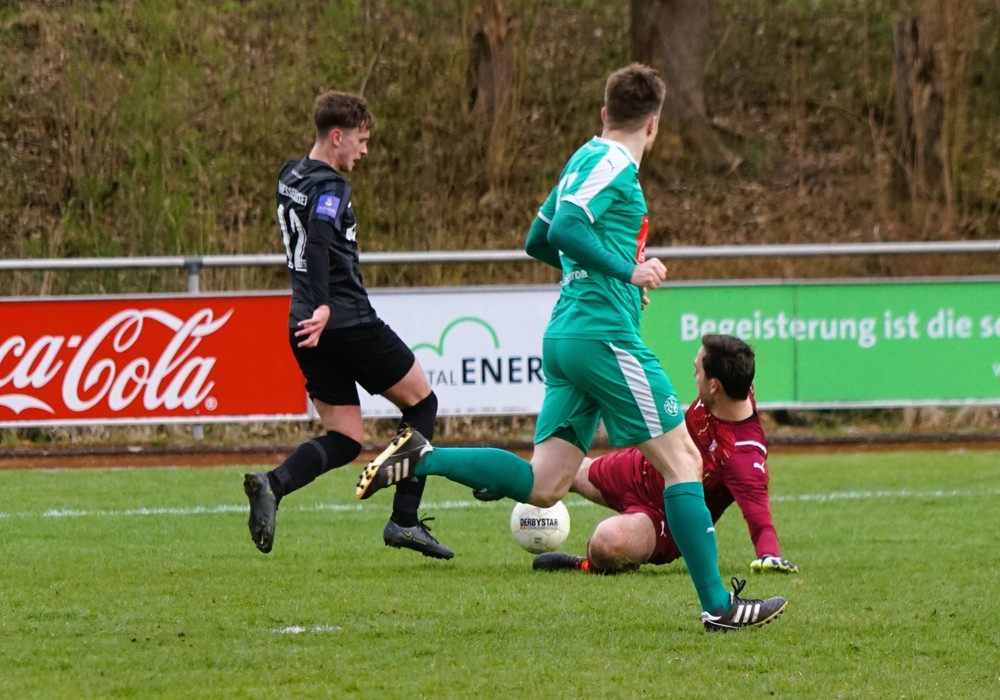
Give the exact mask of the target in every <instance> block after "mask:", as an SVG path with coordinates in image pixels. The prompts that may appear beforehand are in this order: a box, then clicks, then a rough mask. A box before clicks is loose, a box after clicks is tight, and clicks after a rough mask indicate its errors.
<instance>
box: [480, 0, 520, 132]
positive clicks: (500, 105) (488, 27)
mask: <svg viewBox="0 0 1000 700" xmlns="http://www.w3.org/2000/svg"><path fill="white" fill-rule="evenodd" d="M504 5H505V3H504V0H481V2H480V3H479V6H478V7H477V8H476V15H477V17H476V26H475V30H474V32H473V35H472V48H471V52H470V58H469V98H470V103H471V105H472V110H473V111H474V112H476V113H478V114H479V115H481V117H482V119H483V122H484V123H485V124H486V125H487V127H488V128H493V127H494V126H495V125H496V124H497V122H499V121H501V119H502V117H503V116H504V114H505V113H506V112H507V111H508V110H509V109H510V106H511V96H512V93H513V86H514V42H513V37H512V36H511V31H510V30H511V25H512V22H513V20H512V15H511V13H510V11H509V10H508V9H507V8H506V7H505V6H504Z"/></svg>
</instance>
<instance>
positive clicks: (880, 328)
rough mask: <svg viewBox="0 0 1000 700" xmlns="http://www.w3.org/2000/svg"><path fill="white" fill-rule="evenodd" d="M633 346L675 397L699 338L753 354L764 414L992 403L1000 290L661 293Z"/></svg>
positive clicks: (961, 285)
mask: <svg viewBox="0 0 1000 700" xmlns="http://www.w3.org/2000/svg"><path fill="white" fill-rule="evenodd" d="M649 296H650V305H649V307H648V308H647V309H646V311H645V312H644V314H643V321H642V323H643V327H642V334H643V337H644V339H645V341H646V343H647V344H648V345H649V347H650V348H651V349H652V350H653V351H654V352H656V353H657V355H659V357H660V359H661V361H662V362H663V366H664V367H665V368H666V370H667V374H668V375H670V378H671V380H672V381H673V382H674V385H675V387H676V388H677V391H678V393H679V394H680V395H681V396H685V395H688V394H692V393H693V391H694V380H693V378H692V377H691V373H692V371H693V367H692V361H693V359H694V355H695V353H696V352H697V351H698V347H699V346H700V338H701V336H702V334H705V333H728V334H730V335H735V336H737V337H739V338H742V339H743V340H745V341H746V342H748V343H750V344H751V345H752V346H753V347H754V350H755V351H756V354H757V377H756V381H755V382H754V384H755V390H756V395H757V400H758V402H759V403H760V404H761V406H763V407H768V406H772V407H777V406H788V407H795V406H798V407H803V408H805V407H824V406H828V407H850V406H854V407H859V406H912V405H921V404H924V405H930V404H933V405H948V404H952V405H954V404H995V403H1000V281H997V280H987V281H982V280H947V281H933V282H928V281H919V282H917V281H894V282H888V281H878V282H871V283H867V282H857V283H849V284H836V283H826V282H824V283H808V282H795V283H787V284H781V283H766V282H763V283H760V284H732V285H729V284H720V285H717V286H703V285H701V286H697V287H687V286H682V285H678V286H670V287H662V288H660V289H658V290H655V291H651V292H650V293H649Z"/></svg>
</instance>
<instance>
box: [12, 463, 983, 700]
mask: <svg viewBox="0 0 1000 700" xmlns="http://www.w3.org/2000/svg"><path fill="white" fill-rule="evenodd" d="M774 452H775V453H774V454H773V455H772V457H771V459H770V460H769V462H770V466H771V471H772V478H771V490H772V499H773V502H772V509H773V512H774V517H775V523H776V526H777V528H778V535H779V537H780V539H781V542H782V546H783V555H784V556H785V557H787V558H788V559H791V560H792V561H794V562H795V563H797V564H799V565H800V566H801V568H802V571H801V573H800V574H797V575H792V576H787V575H780V574H770V575H762V576H753V575H750V574H749V563H750V561H751V560H752V559H753V558H754V554H753V549H752V547H751V545H750V540H749V537H748V536H747V532H746V526H745V524H744V523H743V521H742V518H741V517H740V515H739V512H738V511H737V510H736V509H735V508H733V509H731V510H730V512H729V513H727V514H726V516H724V517H723V519H722V520H721V521H720V523H719V526H718V538H719V548H720V566H721V569H722V572H723V576H724V577H725V579H726V580H727V581H728V580H729V578H730V577H732V576H739V577H740V578H747V579H748V581H749V583H748V584H747V590H746V593H747V594H749V595H751V596H754V597H763V596H768V595H775V594H779V595H784V596H785V597H787V598H788V599H789V605H788V609H787V611H786V612H785V614H784V615H782V616H781V617H780V618H779V619H778V620H777V621H775V622H774V623H772V624H771V625H768V626H767V627H764V628H762V629H755V630H745V631H742V632H739V633H733V634H726V635H717V634H712V635H710V634H706V633H705V632H703V631H702V627H701V624H700V622H699V620H698V613H699V612H700V611H699V607H698V602H697V597H696V595H695V592H694V588H693V586H692V585H691V582H690V580H689V579H688V577H687V574H686V571H685V569H684V566H683V564H680V563H675V564H673V565H669V566H662V567H650V566H647V567H643V569H642V570H641V571H640V572H639V573H637V574H632V575H625V576H618V577H600V576H592V575H587V574H582V573H576V572H560V573H557V574H546V573H535V572H533V571H532V570H531V555H530V554H528V553H527V552H524V551H522V550H520V549H519V548H517V547H516V545H514V543H513V541H512V539H511V537H510V534H509V530H508V517H509V514H510V508H511V504H510V503H509V502H506V501H505V502H501V503H492V504H482V503H479V502H477V501H474V500H473V499H472V497H471V494H470V492H469V491H468V489H464V488H461V487H458V486H456V485H454V484H451V483H449V482H447V481H444V480H442V479H437V478H432V479H431V480H430V482H429V484H428V488H427V491H426V494H425V498H424V505H425V509H424V510H425V511H426V512H427V514H430V515H434V516H435V517H436V520H435V521H434V522H433V523H431V525H432V527H433V531H434V534H435V535H436V536H437V537H438V538H439V539H440V540H441V541H442V542H444V543H446V544H447V545H449V546H450V547H452V548H453V549H454V550H455V551H456V557H455V559H454V560H452V561H449V562H443V561H436V560H432V559H426V558H424V557H421V556H420V555H419V554H416V553H414V552H409V551H403V550H396V549H389V548H386V547H383V546H382V541H381V530H382V526H383V524H384V523H385V520H386V518H387V517H388V513H389V507H390V500H391V499H390V496H389V494H379V495H378V496H376V497H375V498H373V499H372V500H371V501H365V502H364V504H363V505H362V504H361V503H360V502H359V501H356V500H355V499H354V498H353V483H354V479H355V477H356V475H357V473H358V471H359V470H358V468H356V467H348V468H345V469H341V470H339V471H337V472H333V473H331V474H328V475H326V476H324V477H322V478H321V479H320V480H318V481H317V482H315V483H314V484H313V485H311V486H310V487H308V488H307V489H304V490H303V491H301V492H299V493H297V494H294V495H292V496H290V497H289V498H287V499H286V500H285V502H284V503H283V504H282V507H281V510H280V511H279V513H278V530H277V537H276V540H275V548H274V551H273V552H272V553H271V554H269V555H266V556H265V555H262V554H260V553H259V552H257V550H256V549H255V548H254V547H253V545H252V543H251V542H250V538H249V535H248V533H247V528H246V511H247V507H246V502H245V497H244V496H243V493H242V473H243V471H244V470H245V469H246V467H235V466H234V467H231V468H212V469H205V468H199V469H190V468H183V467H177V468H166V469H164V468H141V469H91V470H44V471H43V470H31V471H4V472H0V532H2V533H3V537H2V540H0V561H2V563H0V576H2V588H0V592H2V596H3V602H2V606H0V695H2V696H3V697H12V698H13V697H16V698H32V697H39V698H49V697H142V698H147V697H168V698H173V697H204V698H229V697H246V698H269V699H272V698H288V697H338V698H351V697H357V698H457V697H478V698H494V697H495V698H501V697H502V698H521V697H529V696H544V697H546V698H579V697H609V698H610V697H614V698H619V697H667V696H669V697H671V698H700V697H761V696H776V697H787V698H802V697H820V696H822V697H842V698H861V697H864V698H868V697H872V698H902V697H906V698H939V697H960V698H995V697H998V696H1000V670H998V668H1000V667H998V666H997V663H996V660H997V659H998V658H1000V629H998V626H997V624H996V616H997V613H998V611H1000V595H998V593H997V585H996V584H997V581H998V580H1000V546H998V536H997V525H996V523H997V512H998V506H1000V454H997V453H990V452H952V453H916V452H914V453H909V452H899V453H862V454H846V455H812V454H810V455H781V454H780V452H779V451H778V450H775V451H774ZM566 503H567V505H568V507H569V510H570V514H571V516H572V519H573V526H572V532H571V535H570V539H569V542H568V543H567V544H566V546H565V547H564V548H563V549H564V550H565V551H570V552H574V553H580V552H582V551H583V550H584V546H585V543H586V540H587V537H588V535H589V533H590V532H591V530H592V528H593V526H594V525H595V524H596V522H597V521H598V520H600V519H601V518H603V517H605V516H606V515H607V514H608V513H609V511H605V510H603V509H601V508H599V507H597V506H592V505H590V504H587V503H585V502H583V501H581V500H580V499H578V498H577V497H575V496H571V497H569V498H567V499H566Z"/></svg>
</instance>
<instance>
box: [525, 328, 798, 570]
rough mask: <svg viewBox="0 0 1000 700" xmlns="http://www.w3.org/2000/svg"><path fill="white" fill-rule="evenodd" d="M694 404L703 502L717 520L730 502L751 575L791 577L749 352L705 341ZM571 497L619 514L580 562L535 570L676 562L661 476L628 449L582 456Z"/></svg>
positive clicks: (720, 338) (555, 557)
mask: <svg viewBox="0 0 1000 700" xmlns="http://www.w3.org/2000/svg"><path fill="white" fill-rule="evenodd" d="M694 367H695V371H694V376H695V384H696V387H697V390H698V398H697V399H695V401H694V403H692V404H691V407H690V408H689V409H688V411H687V412H686V414H685V416H684V420H685V423H686V424H687V427H688V430H689V432H690V433H691V437H692V438H694V441H695V443H696V445H697V446H698V449H699V451H700V452H701V456H702V466H703V483H704V487H705V502H706V505H707V506H708V509H709V512H710V513H711V515H712V522H713V523H714V522H717V521H718V520H719V518H720V517H721V516H722V514H723V512H725V510H726V508H728V507H729V506H730V505H732V504H733V503H734V502H735V503H736V505H737V506H738V507H739V509H740V511H742V513H743V517H744V519H745V520H746V523H747V527H748V529H749V531H750V539H751V540H752V541H753V544H754V549H755V551H756V554H757V559H755V560H754V561H753V562H752V563H751V564H750V569H751V571H754V572H755V573H759V572H762V571H781V572H786V573H792V572H797V571H798V567H797V566H795V565H794V564H792V563H791V562H789V561H787V560H786V559H783V558H781V547H780V545H779V543H778V536H777V534H776V533H775V530H774V523H773V521H772V519H771V507H770V499H769V497H768V471H767V438H766V437H765V436H764V430H763V428H762V427H761V424H760V416H759V415H758V413H757V406H756V404H755V402H754V399H753V393H752V388H751V384H752V382H753V377H754V369H755V360H754V354H753V350H752V349H751V348H750V346H749V345H747V344H746V343H744V342H743V341H742V340H740V339H738V338H735V337H733V336H728V335H706V336H704V337H703V338H702V347H701V348H700V349H699V351H698V354H697V356H696V357H695V361H694ZM572 491H574V492H576V493H579V494H580V495H582V496H584V497H585V498H587V499H589V500H591V501H593V502H595V503H598V504H600V505H604V506H607V507H608V508H611V509H612V510H615V511H617V512H618V514H617V515H614V516H612V517H610V518H607V519H606V520H603V521H602V522H600V523H599V524H598V525H597V528H596V529H595V530H594V534H593V535H592V537H591V539H590V542H589V543H588V544H587V557H586V558H585V557H576V556H571V555H568V554H563V553H562V552H546V553H544V554H540V555H538V556H537V557H536V558H535V560H534V563H533V566H534V568H535V569H538V570H544V571H553V570H558V569H583V570H588V571H592V572H595V573H620V572H625V571H631V570H634V569H636V568H638V567H639V565H640V564H647V563H648V564H666V563H669V562H672V561H674V560H676V559H679V558H680V551H679V550H678V548H677V544H676V543H675V542H674V538H673V536H672V535H671V534H670V530H669V528H668V527H667V519H666V514H665V513H664V508H663V498H662V494H663V477H662V476H661V475H660V473H659V472H657V471H656V469H654V468H653V465H652V464H650V463H649V462H648V461H646V459H645V458H644V457H643V456H642V454H641V453H640V452H639V451H638V450H636V449H634V448H630V449H625V450H619V451H617V452H612V453H610V454H607V455H604V456H602V457H598V458H596V459H590V458H586V459H584V461H583V463H582V464H581V465H580V469H579V470H578V471H577V474H576V477H575V478H574V482H573V487H572Z"/></svg>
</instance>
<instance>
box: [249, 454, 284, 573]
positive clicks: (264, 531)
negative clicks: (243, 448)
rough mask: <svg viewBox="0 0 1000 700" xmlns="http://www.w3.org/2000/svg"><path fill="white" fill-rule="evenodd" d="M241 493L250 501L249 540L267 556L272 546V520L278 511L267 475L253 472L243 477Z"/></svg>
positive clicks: (276, 500)
mask: <svg viewBox="0 0 1000 700" xmlns="http://www.w3.org/2000/svg"><path fill="white" fill-rule="evenodd" d="M243 491H244V492H245V493H246V495H247V498H249V499H250V520H249V521H248V522H247V524H248V525H249V526H250V538H251V539H252V540H253V543H254V544H255V545H257V549H259V550H260V551H262V552H263V553H264V554H267V553H268V552H270V551H271V546H272V545H273V544H274V518H275V514H276V512H277V510H278V499H276V498H275V497H274V492H273V491H271V484H270V482H269V481H268V480H267V475H266V474H263V473H261V472H253V473H252V474H246V475H245V476H244V477H243Z"/></svg>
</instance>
